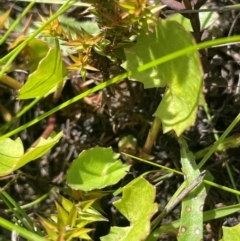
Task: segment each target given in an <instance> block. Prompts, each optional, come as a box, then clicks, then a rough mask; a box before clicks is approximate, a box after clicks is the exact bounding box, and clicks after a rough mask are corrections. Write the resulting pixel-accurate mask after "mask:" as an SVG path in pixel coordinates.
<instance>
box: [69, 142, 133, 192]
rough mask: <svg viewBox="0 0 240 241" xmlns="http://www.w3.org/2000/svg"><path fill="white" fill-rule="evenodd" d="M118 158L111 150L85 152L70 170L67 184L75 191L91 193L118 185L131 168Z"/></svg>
mask: <svg viewBox="0 0 240 241" xmlns="http://www.w3.org/2000/svg"><path fill="white" fill-rule="evenodd" d="M118 157H119V154H117V153H114V152H113V151H112V149H111V148H103V147H98V146H97V147H94V148H92V149H89V150H85V151H83V152H82V153H81V154H80V155H79V156H78V158H77V159H75V160H74V161H73V163H72V164H71V166H70V168H69V171H68V173H67V184H68V185H69V186H70V187H71V188H73V189H79V190H82V191H90V190H93V189H100V188H103V187H105V186H109V185H113V184H115V183H117V182H118V181H119V180H120V179H122V178H123V177H124V176H125V175H126V174H127V171H128V170H129V168H130V166H128V165H125V164H123V163H122V162H121V161H120V160H118Z"/></svg>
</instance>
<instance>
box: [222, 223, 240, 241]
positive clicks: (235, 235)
mask: <svg viewBox="0 0 240 241" xmlns="http://www.w3.org/2000/svg"><path fill="white" fill-rule="evenodd" d="M239 237H240V224H238V225H236V226H234V227H223V238H222V239H221V240H220V241H230V240H231V241H239Z"/></svg>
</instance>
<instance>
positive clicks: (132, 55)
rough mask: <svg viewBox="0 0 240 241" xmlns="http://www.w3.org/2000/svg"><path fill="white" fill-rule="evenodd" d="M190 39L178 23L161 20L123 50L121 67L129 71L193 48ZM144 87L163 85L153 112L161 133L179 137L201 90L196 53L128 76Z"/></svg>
mask: <svg viewBox="0 0 240 241" xmlns="http://www.w3.org/2000/svg"><path fill="white" fill-rule="evenodd" d="M194 44H195V43H194V40H193V38H192V36H191V34H190V33H189V32H187V31H186V30H185V29H184V28H183V27H182V26H181V25H180V24H179V23H177V22H175V21H169V20H167V21H166V20H161V21H159V24H158V25H157V26H156V27H155V29H154V31H153V32H152V33H146V32H145V31H143V30H142V31H140V34H139V37H138V39H137V43H136V44H135V45H134V46H133V47H131V48H126V49H125V54H126V59H127V61H126V62H125V63H124V64H123V65H122V66H123V67H124V68H125V69H127V70H129V71H132V70H135V69H136V68H137V67H139V66H141V65H143V64H147V63H148V62H150V61H154V60H155V59H158V58H160V57H164V56H166V55H170V54H174V52H176V51H179V50H181V49H183V48H187V47H189V46H192V45H194ZM131 78H132V79H133V80H138V81H140V82H142V83H143V84H144V86H145V88H154V87H161V86H167V88H166V92H165V95H164V97H163V99H162V101H161V103H160V105H159V106H158V108H157V111H156V112H155V116H157V117H159V118H160V119H161V120H162V125H163V131H164V132H168V131H170V130H174V131H175V132H176V133H177V135H180V134H181V133H182V132H183V131H184V130H185V129H186V128H188V127H189V126H191V125H192V124H193V123H194V121H195V118H196V112H197V107H198V103H199V95H200V93H201V87H202V69H201V63H200V60H199V56H198V53H197V52H194V53H189V54H186V55H184V56H181V57H178V58H175V59H173V60H171V61H168V62H166V63H164V64H161V65H157V66H155V67H154V68H151V69H148V70H146V71H144V72H139V73H134V74H132V75H131Z"/></svg>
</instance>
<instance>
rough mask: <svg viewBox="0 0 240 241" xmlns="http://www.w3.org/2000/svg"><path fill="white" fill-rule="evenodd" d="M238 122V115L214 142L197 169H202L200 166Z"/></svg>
mask: <svg viewBox="0 0 240 241" xmlns="http://www.w3.org/2000/svg"><path fill="white" fill-rule="evenodd" d="M239 121H240V114H238V116H237V117H236V118H235V119H234V120H233V122H232V123H231V125H230V126H229V127H228V128H227V129H226V130H225V131H224V133H223V134H222V135H221V137H220V138H219V139H218V140H217V141H216V142H215V144H214V145H213V147H212V148H211V149H210V150H209V151H208V153H207V154H206V155H205V156H204V158H203V159H202V160H201V161H200V163H199V164H198V168H199V169H200V168H202V166H203V165H204V164H205V163H206V161H207V160H208V158H209V157H210V156H211V155H212V154H213V153H214V152H215V151H216V150H217V147H218V146H219V145H220V144H221V143H222V141H223V140H224V139H225V138H226V137H227V135H228V134H229V133H230V132H231V131H232V129H233V128H234V127H235V126H236V125H237V123H238V122H239Z"/></svg>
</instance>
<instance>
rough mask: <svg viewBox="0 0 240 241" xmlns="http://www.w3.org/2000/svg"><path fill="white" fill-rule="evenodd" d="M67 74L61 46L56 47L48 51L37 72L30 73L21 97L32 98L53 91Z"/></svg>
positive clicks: (20, 94) (21, 91) (20, 93)
mask: <svg viewBox="0 0 240 241" xmlns="http://www.w3.org/2000/svg"><path fill="white" fill-rule="evenodd" d="M66 75H67V70H66V67H65V65H64V63H63V61H62V58H61V53H60V48H59V47H55V48H52V49H50V50H49V51H48V54H47V55H46V57H45V58H43V59H42V60H41V61H40V63H39V65H38V68H37V70H36V71H35V72H33V73H32V74H30V75H29V77H28V81H27V83H26V84H25V85H24V86H23V87H22V88H21V90H20V92H19V96H18V97H19V98H20V99H31V98H36V97H39V96H44V95H46V94H50V93H51V92H53V91H54V90H55V89H54V88H56V87H57V86H58V85H59V84H60V83H61V82H62V81H63V78H64V77H65V76H66Z"/></svg>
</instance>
